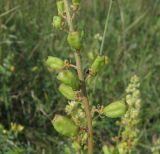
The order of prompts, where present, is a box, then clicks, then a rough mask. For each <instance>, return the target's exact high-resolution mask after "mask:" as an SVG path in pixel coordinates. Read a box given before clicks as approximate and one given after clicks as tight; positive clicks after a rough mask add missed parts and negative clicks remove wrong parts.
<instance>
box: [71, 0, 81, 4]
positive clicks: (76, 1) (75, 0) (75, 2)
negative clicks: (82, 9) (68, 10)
mask: <svg viewBox="0 0 160 154" xmlns="http://www.w3.org/2000/svg"><path fill="white" fill-rule="evenodd" d="M72 4H73V5H79V4H80V0H72Z"/></svg>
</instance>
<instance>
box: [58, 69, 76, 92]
mask: <svg viewBox="0 0 160 154" xmlns="http://www.w3.org/2000/svg"><path fill="white" fill-rule="evenodd" d="M57 79H58V80H59V81H61V82H62V83H64V84H66V85H68V86H71V87H72V88H73V89H77V88H78V87H79V80H78V78H77V76H76V74H75V73H73V72H71V71H69V70H64V71H62V72H60V73H59V74H58V75H57Z"/></svg>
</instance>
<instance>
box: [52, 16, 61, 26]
mask: <svg viewBox="0 0 160 154" xmlns="http://www.w3.org/2000/svg"><path fill="white" fill-rule="evenodd" d="M52 25H53V27H55V28H57V29H60V28H62V18H61V17H59V16H54V17H53V22H52Z"/></svg>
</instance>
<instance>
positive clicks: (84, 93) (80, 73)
mask: <svg viewBox="0 0 160 154" xmlns="http://www.w3.org/2000/svg"><path fill="white" fill-rule="evenodd" d="M64 4H65V9H66V16H67V18H66V19H67V22H68V26H69V31H70V32H73V31H74V27H73V23H72V18H71V14H70V7H69V4H68V0H64ZM75 60H76V66H77V73H78V77H79V80H80V81H81V92H82V101H83V104H84V109H85V114H86V118H87V128H88V154H93V128H92V116H91V109H90V105H89V100H88V96H87V91H86V84H85V78H84V73H83V69H82V64H81V57H80V50H77V51H76V52H75Z"/></svg>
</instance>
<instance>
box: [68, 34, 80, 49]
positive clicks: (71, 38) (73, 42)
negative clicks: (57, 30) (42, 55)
mask: <svg viewBox="0 0 160 154" xmlns="http://www.w3.org/2000/svg"><path fill="white" fill-rule="evenodd" d="M67 41H68V44H69V45H70V46H71V47H72V48H74V49H80V47H81V36H80V34H79V32H70V33H69V34H68V37H67Z"/></svg>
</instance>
